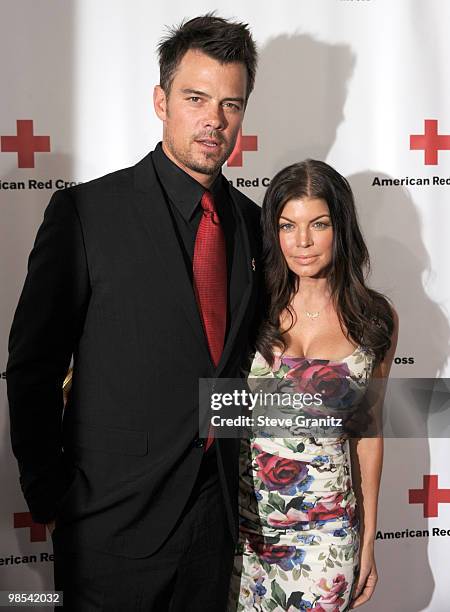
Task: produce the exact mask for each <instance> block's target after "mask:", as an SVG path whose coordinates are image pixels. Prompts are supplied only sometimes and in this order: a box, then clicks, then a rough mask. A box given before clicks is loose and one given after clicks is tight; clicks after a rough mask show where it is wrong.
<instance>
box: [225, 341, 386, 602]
mask: <svg viewBox="0 0 450 612" xmlns="http://www.w3.org/2000/svg"><path fill="white" fill-rule="evenodd" d="M373 365H374V355H373V353H372V352H371V351H369V350H366V349H364V348H363V347H361V346H358V347H357V348H356V350H355V351H354V352H353V353H352V354H351V355H349V356H348V357H347V358H345V359H343V360H341V361H339V362H333V361H329V360H322V359H307V358H304V357H288V356H280V355H279V354H277V355H276V360H275V363H274V366H273V367H272V368H270V367H269V366H268V364H267V362H266V361H265V360H264V358H263V357H262V356H261V355H260V354H259V353H257V354H256V356H255V359H254V360H253V364H252V368H251V372H250V377H251V378H252V379H253V378H257V377H265V378H266V377H274V378H279V379H284V380H283V383H285V382H288V381H289V382H290V383H291V384H293V385H294V386H295V385H298V384H299V382H300V383H301V381H302V380H303V381H305V380H307V381H308V384H309V385H311V384H314V385H317V388H319V387H322V388H323V385H321V384H320V383H321V382H324V381H326V382H327V383H328V385H327V388H328V389H333V393H334V394H335V395H336V394H337V395H338V396H339V398H337V399H340V398H341V399H342V398H345V397H349V396H350V395H351V396H352V398H353V401H354V400H355V398H356V400H358V397H359V396H361V397H362V395H364V392H365V390H366V387H367V385H368V382H369V380H370V377H371V374H372V370H373ZM250 377H249V380H250ZM333 381H335V382H336V384H334V385H333V384H330V382H331V383H333ZM298 388H300V387H298ZM331 399H334V400H336V397H334V398H331ZM335 405H336V402H335ZM239 486H240V494H239V505H240V541H239V544H238V548H237V551H236V556H235V564H234V568H233V575H232V581H231V589H230V599H229V604H228V612H241V611H252V612H253V611H255V610H256V611H261V612H282V611H288V612H297V611H301V612H306V611H308V610H313V611H314V612H342V611H344V610H348V609H349V602H350V600H351V595H352V588H353V586H354V583H355V578H356V576H357V572H358V554H359V523H358V518H357V512H356V498H355V494H354V491H353V489H352V484H351V471H350V455H349V444H348V439H347V437H346V436H345V435H337V436H336V437H325V438H319V437H308V436H304V437H302V436H296V437H294V438H277V437H254V436H251V437H250V439H249V440H248V439H247V441H242V443H241V458H240V483H239Z"/></svg>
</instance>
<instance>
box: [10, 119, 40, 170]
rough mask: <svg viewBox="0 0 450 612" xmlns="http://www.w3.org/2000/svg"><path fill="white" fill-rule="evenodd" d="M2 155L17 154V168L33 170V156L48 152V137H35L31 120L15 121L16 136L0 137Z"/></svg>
mask: <svg viewBox="0 0 450 612" xmlns="http://www.w3.org/2000/svg"><path fill="white" fill-rule="evenodd" d="M0 148H1V150H2V152H3V153H17V159H18V166H19V168H34V154H35V153H48V152H49V151H50V136H35V135H34V134H33V121H32V120H31V119H17V136H2V137H1V142H0Z"/></svg>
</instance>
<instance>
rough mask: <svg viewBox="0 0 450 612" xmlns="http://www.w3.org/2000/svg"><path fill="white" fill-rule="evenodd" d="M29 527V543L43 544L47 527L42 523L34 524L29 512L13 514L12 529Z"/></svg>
mask: <svg viewBox="0 0 450 612" xmlns="http://www.w3.org/2000/svg"><path fill="white" fill-rule="evenodd" d="M22 527H29V529H30V542H45V541H46V540H47V527H46V526H45V525H44V524H42V523H34V522H33V519H32V518H31V514H30V513H29V512H14V528H15V529H21V528H22Z"/></svg>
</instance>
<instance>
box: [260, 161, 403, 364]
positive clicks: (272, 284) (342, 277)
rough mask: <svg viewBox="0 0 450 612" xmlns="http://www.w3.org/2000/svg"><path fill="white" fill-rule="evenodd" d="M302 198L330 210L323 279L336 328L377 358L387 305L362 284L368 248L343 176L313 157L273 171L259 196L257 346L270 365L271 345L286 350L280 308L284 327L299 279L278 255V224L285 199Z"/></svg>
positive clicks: (385, 337) (384, 339) (387, 322)
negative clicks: (261, 291) (261, 298)
mask: <svg viewBox="0 0 450 612" xmlns="http://www.w3.org/2000/svg"><path fill="white" fill-rule="evenodd" d="M305 197H307V198H321V199H324V200H325V201H326V203H327V204H328V208H329V210H330V217H331V223H332V227H333V247H332V248H333V253H332V260H331V265H330V268H329V271H328V283H329V286H330V291H331V299H332V301H333V304H334V307H335V310H336V312H337V315H338V317H339V321H340V324H341V328H342V330H343V332H344V333H345V335H346V337H347V338H348V339H349V340H353V341H354V342H356V343H357V344H360V345H362V346H363V347H365V348H367V349H370V350H372V351H373V353H374V354H375V362H376V363H379V362H380V361H382V360H383V358H384V356H385V354H386V352H387V350H388V349H389V347H390V344H391V340H390V338H391V335H392V332H393V328H394V322H393V315H392V309H391V306H390V304H389V302H388V300H387V298H386V297H385V296H384V295H382V294H381V293H378V292H377V291H374V290H373V289H370V288H369V287H367V286H366V278H367V275H368V274H369V272H370V259H369V252H368V250H367V247H366V244H365V242H364V239H363V236H362V234H361V230H360V228H359V224H358V218H357V214H356V209H355V203H354V198H353V193H352V190H351V188H350V185H349V183H348V181H347V180H346V179H345V178H344V177H343V176H341V175H340V174H339V173H338V172H337V171H336V170H334V168H332V167H331V166H329V165H328V164H326V163H324V162H321V161H317V160H313V159H307V160H305V161H303V162H300V163H296V164H292V165H291V166H288V167H286V168H284V169H283V170H281V171H280V172H278V174H276V176H275V177H274V178H273V179H272V181H271V183H270V186H269V188H268V189H267V192H266V194H265V196H264V202H263V205H262V216H261V224H262V231H263V259H264V267H265V295H266V304H265V318H264V322H263V324H262V326H261V329H260V332H259V335H258V340H257V349H258V350H259V352H260V353H261V355H262V356H263V357H264V358H265V359H266V361H267V362H268V363H269V364H270V365H271V366H272V365H273V362H274V353H273V351H274V348H275V347H277V348H279V349H281V350H282V351H285V350H286V347H287V345H286V342H285V339H284V337H283V334H282V333H281V331H280V315H281V314H282V313H284V312H285V311H287V312H288V313H289V314H290V316H291V326H290V327H289V329H291V328H292V326H293V325H294V323H295V313H294V311H293V309H292V306H291V300H292V298H293V296H294V295H295V294H296V292H297V291H298V288H299V283H300V282H301V280H300V279H299V277H298V276H297V275H296V274H294V273H293V272H292V271H291V270H290V269H289V267H288V265H287V263H286V260H285V258H284V256H283V253H282V251H281V247H280V241H279V229H278V225H279V218H280V215H281V212H282V210H283V208H284V206H285V204H286V203H287V202H288V201H289V200H292V199H299V198H305ZM285 331H289V330H285ZM284 333H285V332H284Z"/></svg>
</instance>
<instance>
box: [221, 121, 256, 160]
mask: <svg viewBox="0 0 450 612" xmlns="http://www.w3.org/2000/svg"><path fill="white" fill-rule="evenodd" d="M257 150H258V136H243V135H242V129H240V130H239V134H238V137H237V140H236V144H235V147H234V149H233V152H232V154H231V155H230V157H229V158H228V163H227V166H231V167H235V168H237V167H238V166H239V167H242V163H243V162H242V152H243V151H257Z"/></svg>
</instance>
